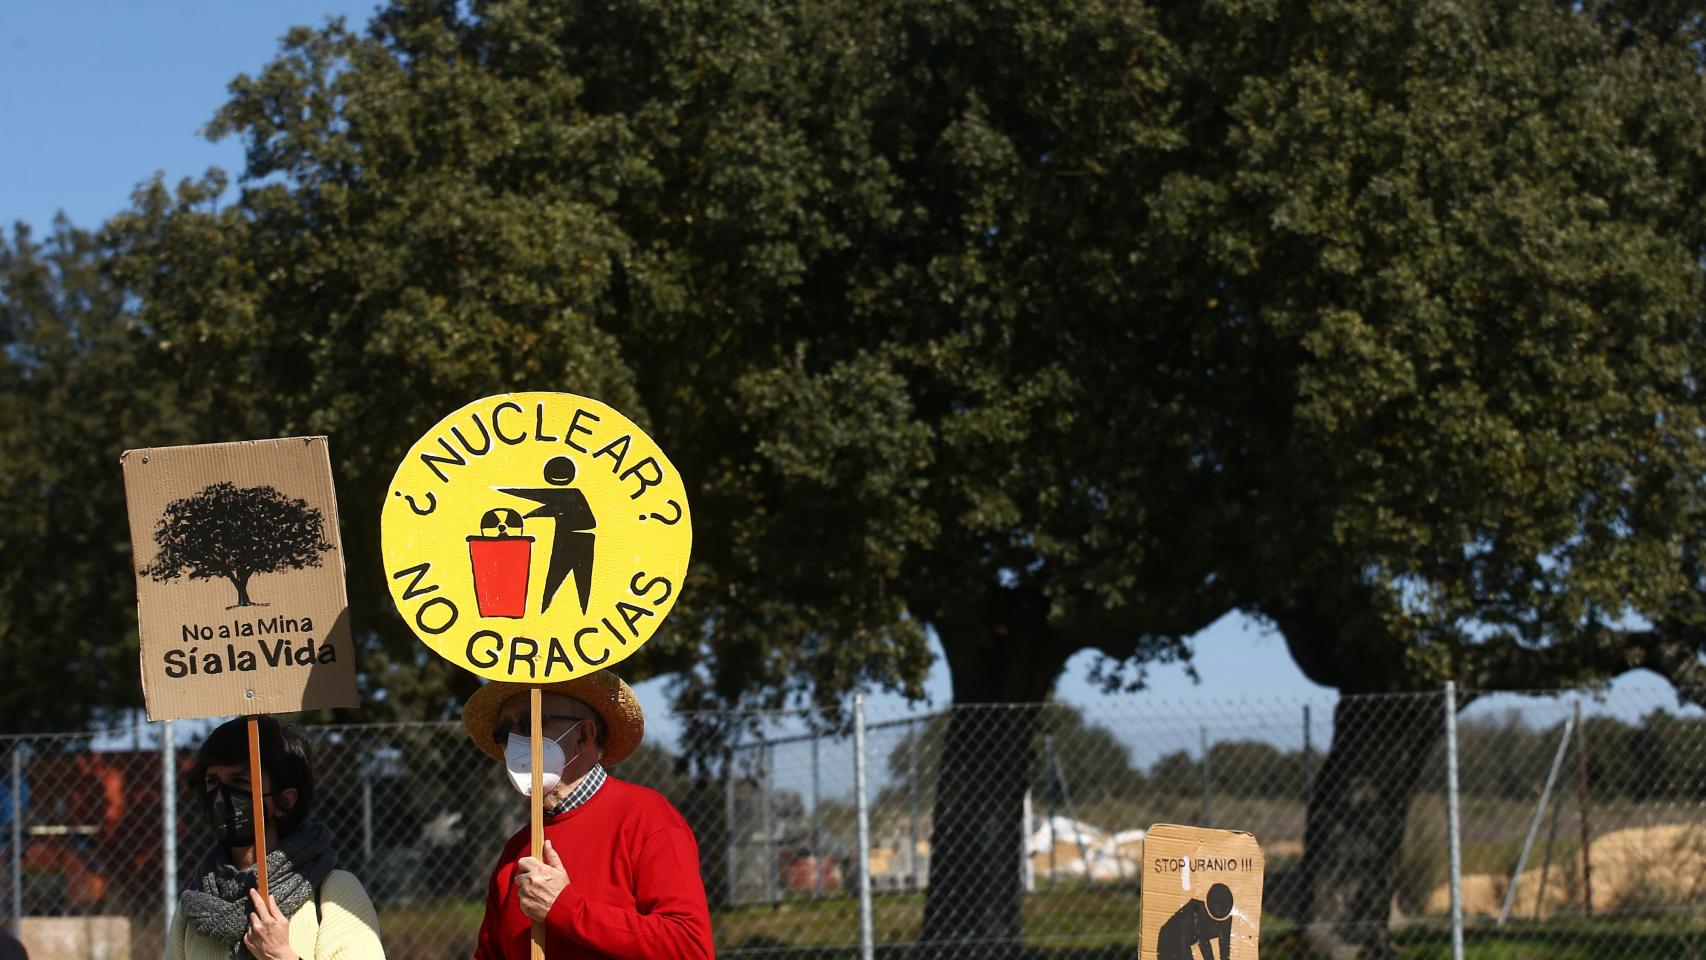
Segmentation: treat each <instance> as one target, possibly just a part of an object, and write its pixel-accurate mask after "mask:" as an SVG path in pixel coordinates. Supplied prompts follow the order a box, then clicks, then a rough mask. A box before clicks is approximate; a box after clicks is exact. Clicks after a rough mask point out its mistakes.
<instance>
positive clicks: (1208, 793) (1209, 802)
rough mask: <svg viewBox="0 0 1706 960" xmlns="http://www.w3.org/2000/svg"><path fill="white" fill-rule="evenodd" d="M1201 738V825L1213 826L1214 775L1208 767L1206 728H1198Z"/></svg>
mask: <svg viewBox="0 0 1706 960" xmlns="http://www.w3.org/2000/svg"><path fill="white" fill-rule="evenodd" d="M1197 732H1198V733H1199V734H1200V735H1201V737H1202V825H1203V826H1205V827H1212V826H1214V774H1213V772H1212V771H1211V770H1209V765H1208V728H1207V727H1198V728H1197Z"/></svg>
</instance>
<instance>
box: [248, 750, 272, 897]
mask: <svg viewBox="0 0 1706 960" xmlns="http://www.w3.org/2000/svg"><path fill="white" fill-rule="evenodd" d="M265 791H266V786H265V784H263V783H262V774H261V724H260V720H259V718H257V717H250V718H249V802H250V803H251V804H252V805H253V806H252V807H251V810H252V811H253V816H254V820H255V888H256V889H257V890H259V891H260V892H261V896H262V897H265V896H267V895H268V892H267V806H266V804H265V803H263V802H262V801H261V794H262V793H264V792H265Z"/></svg>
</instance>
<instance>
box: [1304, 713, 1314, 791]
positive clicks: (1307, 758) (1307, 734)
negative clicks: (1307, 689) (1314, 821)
mask: <svg viewBox="0 0 1706 960" xmlns="http://www.w3.org/2000/svg"><path fill="white" fill-rule="evenodd" d="M1312 736H1313V733H1312V732H1311V730H1310V724H1309V704H1307V703H1306V704H1304V705H1303V802H1304V803H1308V802H1309V801H1310V799H1311V798H1312V797H1313V796H1314V794H1315V743H1314V741H1313V740H1312V739H1311V737H1312Z"/></svg>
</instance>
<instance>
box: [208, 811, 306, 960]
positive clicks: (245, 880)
mask: <svg viewBox="0 0 1706 960" xmlns="http://www.w3.org/2000/svg"><path fill="white" fill-rule="evenodd" d="M336 864H337V854H335V853H334V852H333V851H332V831H331V830H330V829H329V828H327V826H326V825H325V824H323V823H321V822H319V821H318V820H310V821H308V822H307V823H304V824H303V825H302V826H300V827H298V828H297V829H296V832H294V833H292V834H291V835H290V836H288V837H285V838H284V840H283V842H281V843H280V844H279V845H278V848H277V849H275V850H268V851H267V891H268V892H269V893H271V894H272V896H273V899H274V900H277V901H278V908H279V910H280V911H282V912H283V913H284V915H285V916H286V917H294V916H295V915H296V911H297V910H298V909H299V908H300V907H301V906H302V905H303V904H305V903H307V902H308V901H310V900H312V899H314V891H315V890H316V889H318V888H319V886H320V883H321V882H322V881H324V880H325V879H326V874H328V873H331V872H332V868H333V867H334V866H335V865H336ZM254 887H255V868H254V867H250V868H248V869H247V870H238V869H237V868H236V867H235V866H233V865H232V863H231V857H230V855H229V854H227V853H226V852H225V848H224V847H217V846H216V847H214V848H213V849H212V850H209V851H208V852H207V856H205V857H202V858H201V863H199V864H196V868H195V879H194V880H193V881H192V882H191V884H190V887H189V889H187V890H185V891H184V892H183V895H182V896H181V897H179V898H178V902H179V905H180V907H181V909H182V910H183V911H184V916H185V917H186V918H188V920H189V922H190V923H192V924H194V925H195V928H196V929H197V930H199V931H200V932H201V934H202V935H203V936H205V937H208V938H209V939H212V940H218V941H220V942H221V943H228V944H230V945H231V956H232V957H233V958H235V960H249V958H250V956H251V955H250V953H249V949H248V948H247V947H245V946H243V935H244V934H245V933H248V932H249V911H250V910H251V909H253V906H252V904H251V903H250V902H249V891H250V890H252V889H254Z"/></svg>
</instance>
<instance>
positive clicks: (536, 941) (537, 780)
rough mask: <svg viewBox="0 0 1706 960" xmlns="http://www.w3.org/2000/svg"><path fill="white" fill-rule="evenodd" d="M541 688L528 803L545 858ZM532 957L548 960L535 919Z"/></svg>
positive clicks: (538, 853) (537, 848) (534, 694)
mask: <svg viewBox="0 0 1706 960" xmlns="http://www.w3.org/2000/svg"><path fill="white" fill-rule="evenodd" d="M539 692H540V690H539V687H537V686H535V687H533V688H532V689H531V690H529V691H528V701H529V703H530V706H531V708H532V711H533V722H532V723H530V724H529V725H528V727H527V729H528V731H529V732H528V740H529V741H530V745H531V747H532V751H533V762H532V764H530V767H531V769H532V770H533V789H532V790H531V791H530V792H529V794H528V798H527V802H528V805H529V806H530V807H531V808H532V819H531V823H532V827H533V831H532V832H533V859H535V860H543V859H545V798H544V797H543V796H542V794H543V793H544V792H545V772H544V771H543V770H541V769H539V768H540V767H542V766H544V763H545V756H544V755H545V746H544V740H542V739H541V733H540V728H541V727H543V726H544V722H545V717H544V710H543V709H541V707H540V700H541V699H542V698H541V697H540V695H539ZM533 960H545V925H544V924H543V923H540V922H539V921H537V920H535V921H534V922H533Z"/></svg>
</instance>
